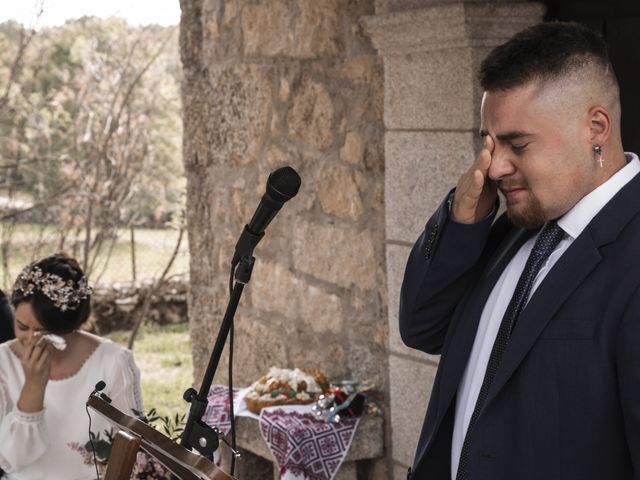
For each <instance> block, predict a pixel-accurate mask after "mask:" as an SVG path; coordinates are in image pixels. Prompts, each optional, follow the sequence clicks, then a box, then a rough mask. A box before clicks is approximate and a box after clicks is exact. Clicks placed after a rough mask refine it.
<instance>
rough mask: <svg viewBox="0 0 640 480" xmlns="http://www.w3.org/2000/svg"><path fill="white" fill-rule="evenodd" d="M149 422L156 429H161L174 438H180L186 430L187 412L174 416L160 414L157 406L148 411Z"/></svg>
mask: <svg viewBox="0 0 640 480" xmlns="http://www.w3.org/2000/svg"><path fill="white" fill-rule="evenodd" d="M146 419H147V422H148V423H149V425H151V426H153V428H155V429H156V430H159V431H161V432H162V433H164V434H165V435H166V436H167V437H169V438H170V439H172V440H179V439H180V435H182V432H183V431H184V424H185V419H186V414H185V413H183V414H182V415H181V414H179V413H176V414H175V415H174V416H169V415H164V416H163V415H158V412H157V411H156V409H155V408H152V409H151V410H149V411H148V412H147V415H146Z"/></svg>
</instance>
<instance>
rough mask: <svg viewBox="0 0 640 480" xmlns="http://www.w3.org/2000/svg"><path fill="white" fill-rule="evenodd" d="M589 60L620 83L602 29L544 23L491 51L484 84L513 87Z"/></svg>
mask: <svg viewBox="0 0 640 480" xmlns="http://www.w3.org/2000/svg"><path fill="white" fill-rule="evenodd" d="M588 64H595V65H597V66H598V67H600V68H601V69H602V74H603V75H605V74H608V75H610V78H611V79H612V80H613V81H614V82H615V83H616V84H617V80H616V78H615V74H614V72H613V67H612V66H611V62H610V60H609V54H608V52H607V44H606V43H605V41H604V40H603V38H602V37H601V36H600V35H599V34H598V33H596V32H595V31H593V30H591V29H590V28H588V27H586V26H584V25H581V24H579V23H573V22H553V23H540V24H537V25H534V26H532V27H529V28H527V29H525V30H523V31H521V32H519V33H517V34H516V35H514V36H513V37H512V38H511V39H510V40H508V41H507V42H506V43H504V44H502V45H500V46H498V47H496V48H494V49H493V50H492V51H491V53H490V54H489V56H487V58H485V60H484V61H483V62H482V65H481V67H480V84H481V85H482V88H483V89H484V90H485V91H494V92H495V91H504V90H510V89H512V88H514V87H520V86H522V85H525V84H527V83H529V82H531V81H533V80H540V81H542V82H544V81H548V80H554V79H557V78H560V77H564V76H566V75H569V74H571V73H573V72H575V71H577V70H579V69H581V68H583V67H584V66H586V65H588Z"/></svg>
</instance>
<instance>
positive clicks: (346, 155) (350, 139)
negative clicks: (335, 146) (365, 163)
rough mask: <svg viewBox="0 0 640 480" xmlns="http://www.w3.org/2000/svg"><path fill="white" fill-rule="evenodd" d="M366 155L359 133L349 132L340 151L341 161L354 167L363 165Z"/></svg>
mask: <svg viewBox="0 0 640 480" xmlns="http://www.w3.org/2000/svg"><path fill="white" fill-rule="evenodd" d="M363 155H364V143H363V141H362V137H361V136H360V134H359V133H358V132H348V133H347V136H346V137H345V140H344V145H343V147H342V148H341V149H340V160H342V161H343V162H347V163H350V164H352V165H359V164H360V163H362V159H363Z"/></svg>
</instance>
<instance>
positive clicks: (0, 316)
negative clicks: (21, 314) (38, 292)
mask: <svg viewBox="0 0 640 480" xmlns="http://www.w3.org/2000/svg"><path fill="white" fill-rule="evenodd" d="M12 338H15V335H14V332H13V311H12V310H11V307H10V306H9V302H8V301H7V297H6V296H5V294H4V292H3V291H2V290H0V343H2V342H6V341H7V340H11V339H12Z"/></svg>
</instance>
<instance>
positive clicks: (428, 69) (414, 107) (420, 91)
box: [384, 48, 479, 130]
mask: <svg viewBox="0 0 640 480" xmlns="http://www.w3.org/2000/svg"><path fill="white" fill-rule="evenodd" d="M471 53H472V51H471V49H469V48H456V49H451V50H446V51H433V52H418V53H411V54H406V55H398V56H391V57H387V58H385V69H384V72H385V84H386V88H385V100H384V109H385V125H386V126H387V128H388V129H390V130H431V129H457V130H459V129H472V128H473V127H474V125H475V124H476V117H477V116H478V115H479V113H478V112H477V111H475V110H474V101H473V93H474V84H475V83H477V81H476V78H475V75H474V72H473V69H472V66H473V63H472V55H471Z"/></svg>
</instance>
